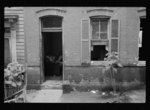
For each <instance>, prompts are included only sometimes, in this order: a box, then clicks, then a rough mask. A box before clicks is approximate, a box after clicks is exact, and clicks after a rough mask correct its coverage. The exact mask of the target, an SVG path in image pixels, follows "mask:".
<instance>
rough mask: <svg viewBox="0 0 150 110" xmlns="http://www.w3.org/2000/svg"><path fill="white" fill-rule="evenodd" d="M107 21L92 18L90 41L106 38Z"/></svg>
mask: <svg viewBox="0 0 150 110" xmlns="http://www.w3.org/2000/svg"><path fill="white" fill-rule="evenodd" d="M108 20H109V19H106V18H99V19H98V18H92V19H91V26H92V39H107V38H108Z"/></svg>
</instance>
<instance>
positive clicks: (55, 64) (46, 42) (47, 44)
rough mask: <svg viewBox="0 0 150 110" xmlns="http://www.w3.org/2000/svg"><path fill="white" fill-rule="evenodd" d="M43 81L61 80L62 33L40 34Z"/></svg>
mask: <svg viewBox="0 0 150 110" xmlns="http://www.w3.org/2000/svg"><path fill="white" fill-rule="evenodd" d="M42 36H43V72H44V78H45V80H62V76H63V66H62V65H63V63H62V62H63V54H62V32H42Z"/></svg>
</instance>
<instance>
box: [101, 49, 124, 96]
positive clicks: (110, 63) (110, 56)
mask: <svg viewBox="0 0 150 110" xmlns="http://www.w3.org/2000/svg"><path fill="white" fill-rule="evenodd" d="M104 60H105V61H106V62H105V68H104V73H109V75H110V80H111V84H112V87H113V94H116V80H115V74H116V73H117V69H116V67H122V64H121V63H120V61H119V57H118V53H117V52H112V53H107V54H106V58H105V59H104Z"/></svg>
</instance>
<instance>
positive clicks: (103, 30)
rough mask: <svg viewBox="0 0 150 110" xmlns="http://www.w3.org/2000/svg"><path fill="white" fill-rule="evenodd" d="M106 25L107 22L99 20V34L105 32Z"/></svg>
mask: <svg viewBox="0 0 150 110" xmlns="http://www.w3.org/2000/svg"><path fill="white" fill-rule="evenodd" d="M107 24H108V20H105V19H102V20H100V31H101V32H107Z"/></svg>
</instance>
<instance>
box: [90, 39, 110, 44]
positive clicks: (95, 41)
mask: <svg viewBox="0 0 150 110" xmlns="http://www.w3.org/2000/svg"><path fill="white" fill-rule="evenodd" d="M108 43H109V41H108V40H104V39H103V40H99V39H97V40H96V39H92V40H91V44H92V45H108Z"/></svg>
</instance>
